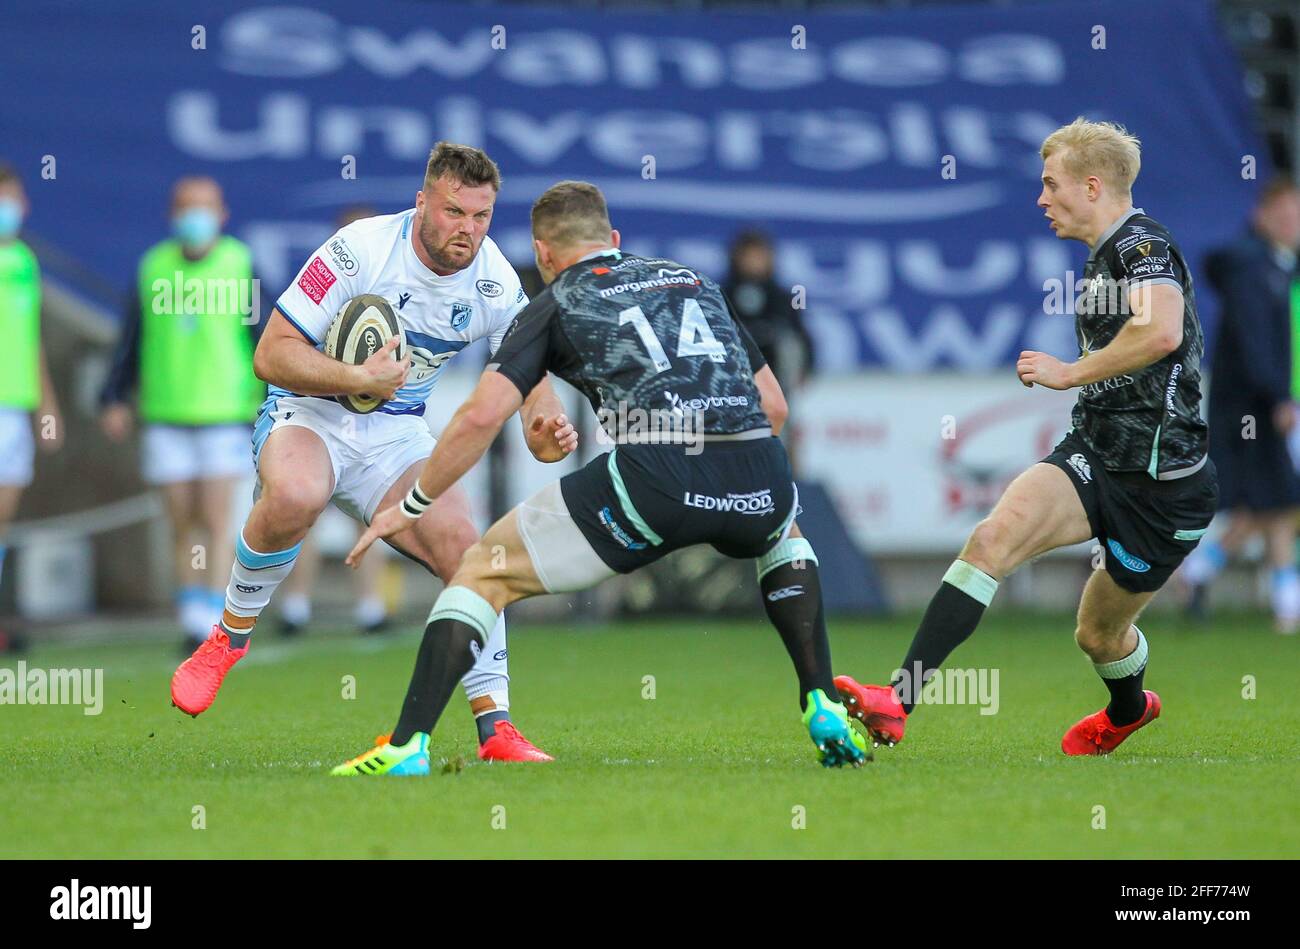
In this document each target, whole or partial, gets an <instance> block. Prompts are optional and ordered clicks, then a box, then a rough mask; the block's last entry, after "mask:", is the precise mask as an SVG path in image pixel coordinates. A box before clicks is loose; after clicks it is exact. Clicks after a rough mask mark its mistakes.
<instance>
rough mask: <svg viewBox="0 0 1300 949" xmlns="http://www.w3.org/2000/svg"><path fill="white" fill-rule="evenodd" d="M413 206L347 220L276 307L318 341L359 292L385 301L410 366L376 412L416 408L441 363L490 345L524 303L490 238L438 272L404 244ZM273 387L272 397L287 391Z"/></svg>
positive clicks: (420, 407) (411, 412)
mask: <svg viewBox="0 0 1300 949" xmlns="http://www.w3.org/2000/svg"><path fill="white" fill-rule="evenodd" d="M414 220H415V209H414V208H411V209H410V210H408V211H403V212H401V213H400V214H384V215H380V216H379V217H370V218H363V219H362V220H360V221H354V222H353V223H351V224H349V225H348V226H347V227H345V228H343V229H342V230H340V231H339V232H338V233H336V234H335V235H334V236H333V237H331V238H330V239H329V240H328V241H326V242H325V243H324V245H322V246H321V247H320V249H318V250H317V251H316V253H314V254H312V255H311V257H310V258H309V259H308V261H307V263H306V264H305V265H303V268H302V270H300V271H298V276H297V277H296V278H295V279H294V282H293V283H292V284H291V285H290V287H289V289H288V290H286V291H285V292H284V294H283V295H282V296H281V297H280V299H279V301H278V302H277V303H276V307H277V308H278V309H279V311H280V312H281V313H283V314H284V316H285V318H286V319H287V320H289V322H290V323H292V324H293V325H294V326H296V327H297V328H298V331H299V332H301V333H302V334H303V336H305V337H307V338H308V339H309V340H311V341H312V342H313V343H315V344H316V348H317V349H320V348H322V347H323V346H324V340H325V332H326V330H328V329H329V325H330V323H332V322H333V320H334V316H335V314H336V313H338V311H339V309H340V308H341V307H342V306H343V304H344V303H346V302H347V301H348V300H350V299H352V298H353V297H355V296H356V295H357V294H359V293H375V294H378V295H379V296H381V297H383V298H384V299H385V300H387V301H388V302H389V304H390V305H391V306H392V308H393V312H394V313H396V314H397V319H398V321H399V322H400V323H401V324H402V328H403V329H404V330H405V331H406V345H407V348H408V351H409V352H410V354H411V371H410V374H409V375H407V377H406V384H405V385H404V386H402V388H400V389H398V390H397V392H396V394H395V395H394V396H393V398H392V399H391V400H389V401H388V402H385V403H384V404H383V405H382V406H381V407H380V408H379V411H381V412H387V413H389V414H390V415H423V414H424V407H425V402H426V401H427V400H428V398H429V395H430V394H431V393H432V392H433V387H434V384H435V383H436V382H437V381H438V375H439V373H441V372H442V367H443V366H444V365H445V364H446V362H447V361H448V360H449V359H451V357H452V356H454V355H456V353H458V352H460V351H461V350H462V349H464V348H465V347H466V346H468V345H469V344H470V343H472V342H474V340H476V339H480V338H482V337H484V336H486V337H487V338H488V346H489V347H490V348H491V350H492V352H494V353H495V352H496V350H497V347H498V346H500V345H501V338H502V336H504V335H505V332H506V330H507V329H508V328H509V326H510V324H511V322H512V321H513V320H514V318H515V314H516V313H518V312H519V311H520V310H521V309H523V307H524V306H525V305H526V304H527V303H528V297H527V296H526V295H525V294H524V289H523V287H522V286H520V284H519V276H518V274H516V273H515V270H514V268H513V267H511V266H510V263H509V262H508V261H507V260H506V259H505V257H504V255H502V253H501V250H500V248H498V247H497V245H496V244H495V243H493V241H492V238H490V237H484V238H483V243H482V244H481V245H480V246H479V250H478V253H477V254H475V255H474V261H473V262H472V263H471V264H470V265H469V266H468V267H466V268H465V269H464V270H461V271H458V272H456V273H454V274H451V275H450V276H447V277H440V276H438V275H437V274H435V273H434V272H433V271H431V270H429V268H428V267H426V266H425V265H424V264H422V263H421V262H420V259H419V258H418V257H416V256H415V249H414V248H413V247H412V246H411V230H412V228H413V227H414ZM294 394H295V393H292V392H289V391H288V390H286V389H282V388H280V387H279V386H271V387H269V395H270V396H271V397H276V396H286V395H294Z"/></svg>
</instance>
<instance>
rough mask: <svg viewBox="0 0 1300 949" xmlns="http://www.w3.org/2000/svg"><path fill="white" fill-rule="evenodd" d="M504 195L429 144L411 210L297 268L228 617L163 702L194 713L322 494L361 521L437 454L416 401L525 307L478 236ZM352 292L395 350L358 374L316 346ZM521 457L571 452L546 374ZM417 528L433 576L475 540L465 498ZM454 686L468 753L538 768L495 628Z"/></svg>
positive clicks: (471, 167)
mask: <svg viewBox="0 0 1300 949" xmlns="http://www.w3.org/2000/svg"><path fill="white" fill-rule="evenodd" d="M500 186H501V177H500V173H499V171H498V170H497V166H496V164H495V163H494V162H493V161H492V160H491V159H490V158H489V157H488V156H487V155H486V154H484V153H483V152H482V151H481V150H479V149H477V148H470V147H468V146H464V145H454V144H450V143H446V142H439V143H438V144H437V145H436V146H435V147H434V149H433V151H432V153H431V154H430V157H429V163H428V166H427V168H426V170H425V176H424V186H423V189H422V190H421V191H420V192H419V193H417V195H416V201H415V207H414V208H413V209H410V210H407V211H404V212H402V213H400V214H391V215H384V216H380V217H372V218H366V219H363V220H360V221H357V222H354V223H353V224H349V225H348V226H347V227H344V228H343V229H342V230H340V231H339V232H338V233H337V234H335V235H334V236H333V237H331V238H330V239H329V240H328V241H327V242H326V243H325V244H324V246H322V247H321V248H320V249H319V250H318V251H317V252H316V253H315V254H313V255H312V256H311V258H310V259H309V260H308V261H307V263H306V265H304V267H303V268H302V270H301V271H300V272H299V274H298V277H297V278H296V279H295V281H294V283H293V285H292V286H290V287H289V289H288V290H287V291H285V293H284V295H283V296H281V297H280V299H279V301H278V303H277V304H276V308H275V311H274V312H273V313H272V314H271V318H270V321H269V322H268V324H267V328H266V331H265V332H264V333H263V335H262V339H261V342H260V343H259V345H258V348H257V352H256V354H255V357H254V367H255V369H256V371H257V374H258V376H259V377H261V378H262V379H264V380H266V382H268V383H269V384H270V387H269V391H268V395H267V400H266V402H265V404H264V405H263V406H262V408H261V411H260V412H259V414H258V418H257V422H256V425H255V427H254V432H253V457H254V460H255V462H256V464H257V471H258V481H259V483H258V490H257V496H256V503H255V504H254V505H253V509H252V511H251V512H250V514H249V516H248V520H247V521H246V522H245V523H244V527H243V530H242V531H241V532H240V536H239V538H238V540H237V542H236V552H235V563H234V566H233V568H232V570H231V574H230V583H229V585H228V586H227V588H226V603H225V610H224V612H223V614H222V618H221V621H220V622H219V623H218V624H217V625H215V626H214V627H213V629H212V633H211V635H210V636H209V637H208V639H207V641H206V642H204V643H203V645H202V646H200V647H199V648H198V650H196V651H195V653H194V655H192V656H191V657H190V658H189V659H187V660H186V661H185V662H184V663H182V664H181V666H180V668H178V669H177V670H176V674H175V675H174V676H173V678H172V701H173V702H174V703H175V704H176V706H177V707H178V708H180V709H181V710H182V711H184V712H186V713H188V714H191V715H197V714H198V713H200V712H202V711H204V710H205V709H207V708H208V707H209V706H210V705H211V704H212V702H213V700H214V699H215V698H216V695H217V690H218V689H219V688H220V687H221V682H222V680H223V679H224V677H225V675H226V673H227V672H228V671H229V670H230V669H231V668H232V667H233V666H234V664H235V663H236V662H238V661H239V660H240V659H241V658H243V656H244V655H245V654H246V653H247V652H248V647H249V638H250V635H251V633H252V630H253V625H254V623H255V622H256V621H257V617H258V615H259V614H260V613H261V612H262V610H263V609H265V608H266V606H267V604H268V603H269V602H270V600H271V597H272V595H273V594H274V592H275V589H276V587H278V586H279V585H280V583H281V582H282V581H283V580H284V579H285V577H287V576H288V575H289V572H290V571H291V570H292V569H293V564H294V560H295V558H296V557H297V554H298V548H299V546H300V544H301V542H302V539H303V537H304V536H306V534H307V531H308V530H309V529H310V528H311V526H312V524H314V523H315V521H316V518H317V517H318V516H319V515H320V513H321V511H322V510H323V509H324V508H325V505H327V504H329V503H330V502H331V501H333V502H334V504H335V505H336V506H337V507H339V508H340V509H341V510H342V511H344V512H345V513H347V514H349V515H351V516H352V517H354V518H356V519H357V520H359V521H361V522H362V523H363V524H369V523H370V520H371V518H372V517H373V515H374V513H375V512H376V511H377V510H380V509H383V508H386V507H389V506H391V505H394V504H398V503H400V501H401V500H402V498H403V497H404V496H405V495H406V493H407V492H408V491H409V490H410V488H411V485H412V484H414V483H415V480H416V478H417V477H418V476H419V473H420V470H421V468H422V466H423V464H424V462H425V460H426V459H427V458H428V456H429V453H430V451H431V450H432V448H433V445H434V439H433V437H432V435H431V434H430V433H429V429H428V426H427V424H426V423H425V421H424V419H423V417H422V416H423V415H424V410H425V403H426V401H427V400H428V398H429V396H430V393H431V392H432V390H433V387H434V384H435V383H436V382H437V378H438V375H439V373H440V372H441V371H442V368H443V366H444V365H445V364H446V362H447V361H448V360H449V359H450V358H451V357H453V356H454V355H455V354H456V353H457V352H459V351H460V350H462V349H464V348H465V347H466V346H468V345H469V344H470V343H471V342H473V341H474V340H476V339H480V338H482V337H487V338H488V343H489V346H490V348H491V350H492V351H493V352H495V351H496V349H497V347H498V346H499V345H500V343H501V339H502V337H503V336H504V335H505V332H506V329H507V328H508V327H509V326H510V324H511V322H512V321H513V319H514V317H515V314H516V313H517V312H518V311H519V310H521V309H522V308H523V307H524V305H525V304H526V303H527V302H528V299H527V297H526V295H525V294H524V291H523V288H522V287H521V286H520V284H519V278H518V276H517V275H516V274H515V272H514V270H513V268H512V267H511V266H510V264H509V263H508V262H507V261H506V259H505V257H504V256H503V255H502V254H501V251H500V250H499V249H498V248H497V246H496V244H494V243H493V242H492V240H491V239H490V238H489V237H488V236H487V230H488V225H489V223H490V221H491V219H492V209H493V205H494V204H495V202H496V197H497V192H498V190H499V189H500ZM360 293H374V294H378V295H379V296H381V297H383V298H384V299H385V300H387V301H388V302H389V303H390V304H391V305H392V307H393V311H394V313H395V314H396V315H397V318H398V320H399V321H400V323H401V324H402V327H403V329H404V331H405V335H406V343H407V355H406V357H405V358H403V359H402V360H401V361H397V360H396V359H395V358H394V349H395V347H396V345H397V340H396V339H393V340H390V341H389V343H388V345H386V346H385V347H384V348H383V349H382V350H380V351H379V352H376V353H375V354H374V355H373V356H371V357H370V358H369V359H368V360H366V362H365V363H363V364H361V365H357V366H354V365H348V364H346V363H343V362H340V361H337V360H334V359H331V358H330V357H328V356H326V355H325V354H324V353H323V352H321V346H322V341H323V340H324V339H325V334H326V330H327V329H328V327H329V325H330V323H331V321H332V320H333V318H334V315H335V314H336V313H337V312H338V310H339V309H340V307H342V305H343V304H344V303H346V302H347V301H348V300H350V299H351V298H353V297H355V296H356V295H358V294H360ZM362 393H365V394H368V395H371V396H379V397H382V398H384V399H386V400H387V401H386V402H385V403H384V404H383V405H382V406H381V407H380V408H379V409H378V410H377V411H375V412H372V413H370V414H367V415H359V414H354V413H351V412H349V411H348V410H347V409H345V408H344V407H343V406H342V405H341V404H340V403H339V402H338V401H336V400H335V399H334V398H332V397H333V396H336V395H349V394H353V395H355V394H362ZM520 418H521V419H522V420H523V422H524V431H525V435H526V437H527V441H528V446H529V449H530V450H531V451H532V453H533V454H534V455H535V456H536V457H537V458H538V459H540V460H541V461H558V460H560V459H561V458H563V457H565V455H567V454H568V453H569V452H571V451H573V450H574V449H575V448H576V447H577V442H578V439H577V433H576V432H575V431H574V429H573V426H572V425H571V424H569V423H568V421H567V419H566V418H565V416H564V414H563V406H562V404H561V403H560V401H559V399H558V398H556V396H555V393H554V392H553V391H552V389H551V387H550V383H549V382H548V381H545V380H544V381H542V382H541V383H540V384H539V385H538V386H537V387H536V388H535V389H534V390H533V391H532V392H531V393H530V395H529V398H528V400H527V401H526V403H525V404H524V406H523V408H522V409H521V410H520ZM432 514H433V516H432V517H429V518H426V519H424V520H423V521H422V522H421V528H422V529H421V530H419V531H408V532H406V533H404V534H403V535H402V537H401V538H400V539H399V540H397V541H396V542H394V543H393V546H394V547H395V548H396V549H398V550H399V551H401V552H402V553H404V554H406V555H408V556H410V557H412V558H413V559H415V560H416V561H418V562H420V563H421V564H423V565H424V566H425V567H426V568H428V569H429V570H430V571H432V572H433V573H436V574H437V575H438V576H440V577H442V578H443V579H444V580H447V579H450V578H451V576H452V575H453V574H454V573H455V572H456V568H457V567H458V565H459V564H460V560H461V555H462V554H463V553H464V552H465V551H466V549H468V548H469V547H470V546H471V545H472V544H474V543H475V542H476V541H477V540H478V531H477V530H476V529H475V527H474V525H473V522H472V521H471V520H470V514H469V504H468V500H467V498H466V495H465V492H464V490H463V489H460V488H457V489H456V490H455V491H453V492H450V493H448V494H447V495H444V496H443V497H442V498H440V499H439V502H438V506H437V507H436V508H435V510H434V511H433V512H432ZM462 684H463V686H464V689H465V693H466V696H467V698H468V699H469V701H470V707H471V709H472V710H473V712H474V715H475V720H476V724H477V726H478V731H479V757H481V758H484V759H490V760H506V761H549V760H550V757H549V756H548V755H546V754H545V753H544V752H542V751H541V750H540V749H538V748H536V747H535V746H533V745H532V744H531V743H530V742H529V741H528V740H527V739H526V738H524V737H523V735H521V734H520V733H519V732H518V731H517V730H516V729H515V727H514V725H513V724H511V722H510V717H509V691H508V685H509V678H508V674H507V668H506V633H505V624H504V622H499V623H497V625H496V627H495V629H494V630H493V632H492V637H491V640H490V642H488V644H487V645H486V646H485V647H484V648H483V649H482V651H481V653H480V655H479V657H478V661H477V662H476V663H475V665H474V668H473V669H471V670H470V672H469V673H468V674H467V675H466V676H465V677H464V679H463V680H462Z"/></svg>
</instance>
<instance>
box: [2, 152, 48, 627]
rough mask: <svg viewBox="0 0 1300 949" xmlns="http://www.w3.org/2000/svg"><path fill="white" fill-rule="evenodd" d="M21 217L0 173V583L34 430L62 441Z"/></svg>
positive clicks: (22, 209) (19, 196)
mask: <svg viewBox="0 0 1300 949" xmlns="http://www.w3.org/2000/svg"><path fill="white" fill-rule="evenodd" d="M27 210H28V204H27V194H26V192H25V191H24V190H23V184H22V181H21V179H19V177H18V174H17V172H15V171H14V170H13V169H12V168H10V167H9V166H8V165H0V340H3V343H0V579H3V577H4V561H5V543H4V540H5V535H6V533H7V531H8V528H9V522H10V521H12V520H13V516H14V512H15V511H16V510H17V508H18V499H19V498H20V497H21V496H22V493H23V489H24V488H25V487H27V485H28V484H30V483H31V480H32V457H33V455H34V450H33V438H32V425H33V423H35V424H36V426H37V428H38V430H40V432H41V436H42V437H41V439H40V443H41V447H42V448H43V449H47V450H53V449H55V448H57V447H58V446H59V443H60V442H61V441H62V439H63V419H62V418H60V417H59V405H58V400H57V399H56V398H55V396H54V386H53V385H51V384H50V374H49V370H48V369H47V368H46V363H45V349H44V347H42V346H41V273H40V267H39V266H38V265H37V262H36V255H35V254H33V253H32V251H31V248H29V247H28V246H27V245H26V244H25V243H23V242H22V240H20V239H19V237H18V231H19V230H20V229H21V228H22V225H23V218H25V217H26V216H27ZM33 412H35V413H36V417H35V418H34V419H33V417H32V413H33ZM23 645H24V643H23V641H22V639H21V638H20V637H18V636H16V635H12V634H7V633H5V632H4V631H3V630H0V652H9V651H15V652H16V651H18V650H19V649H20V648H21V647H22V646H23Z"/></svg>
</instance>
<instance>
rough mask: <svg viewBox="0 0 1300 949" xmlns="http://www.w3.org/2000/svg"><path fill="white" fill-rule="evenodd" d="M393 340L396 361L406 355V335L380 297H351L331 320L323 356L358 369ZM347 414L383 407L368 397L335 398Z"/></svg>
mask: <svg viewBox="0 0 1300 949" xmlns="http://www.w3.org/2000/svg"><path fill="white" fill-rule="evenodd" d="M394 336H396V337H397V338H398V344H397V350H396V352H395V354H394V355H395V357H396V358H397V359H399V360H400V359H402V358H403V357H404V356H405V355H406V333H405V332H404V331H403V330H402V324H401V323H399V322H398V320H397V314H396V313H394V312H393V308H392V307H391V306H390V305H389V303H388V301H387V300H385V299H384V298H383V297H381V296H378V295H377V294H374V293H362V294H358V295H357V296H355V297H353V298H352V299H351V300H349V301H348V302H347V303H345V304H343V306H342V308H341V309H340V310H339V312H338V313H337V314H336V315H335V317H334V322H332V323H330V327H329V330H328V331H326V333H325V355H326V356H329V357H330V358H331V359H337V360H339V362H345V363H349V364H351V365H353V366H359V365H361V364H362V363H363V362H365V361H366V360H367V359H369V358H370V357H371V356H372V355H374V354H375V353H376V352H378V351H379V350H380V349H382V348H383V346H384V344H385V343H387V342H388V341H389V340H390V339H392V338H393V337H394ZM334 398H335V399H337V400H338V401H339V403H340V404H342V406H343V407H344V408H345V409H347V410H348V411H349V412H356V413H357V414H359V415H365V414H367V413H369V412H373V411H374V410H375V409H377V408H379V407H380V406H381V405H383V404H384V400H383V399H377V398H374V397H373V396H369V395H336V396H335V397H334Z"/></svg>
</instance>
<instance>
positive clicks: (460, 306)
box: [451, 303, 474, 332]
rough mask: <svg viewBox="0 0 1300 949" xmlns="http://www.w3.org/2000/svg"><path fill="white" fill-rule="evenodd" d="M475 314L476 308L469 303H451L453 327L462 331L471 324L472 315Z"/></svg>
mask: <svg viewBox="0 0 1300 949" xmlns="http://www.w3.org/2000/svg"><path fill="white" fill-rule="evenodd" d="M473 315H474V308H473V307H472V306H470V305H469V304H468V303H453V304H452V305H451V328H452V329H454V330H456V331H458V332H459V331H460V330H463V329H464V328H465V327H466V326H468V325H469V321H470V317H472V316H473Z"/></svg>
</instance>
